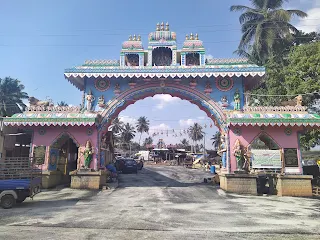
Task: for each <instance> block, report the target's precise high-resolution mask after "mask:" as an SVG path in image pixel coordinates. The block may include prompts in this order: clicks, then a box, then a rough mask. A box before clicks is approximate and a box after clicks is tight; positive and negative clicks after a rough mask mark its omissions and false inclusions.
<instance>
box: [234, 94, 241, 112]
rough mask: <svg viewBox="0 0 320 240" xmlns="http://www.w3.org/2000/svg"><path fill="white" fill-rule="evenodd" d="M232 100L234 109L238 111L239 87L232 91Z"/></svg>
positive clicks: (239, 106) (239, 105)
mask: <svg viewBox="0 0 320 240" xmlns="http://www.w3.org/2000/svg"><path fill="white" fill-rule="evenodd" d="M233 100H234V110H236V111H239V110H240V108H241V104H240V93H239V89H237V90H236V92H235V93H234V97H233Z"/></svg>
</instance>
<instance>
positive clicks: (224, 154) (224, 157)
mask: <svg viewBox="0 0 320 240" xmlns="http://www.w3.org/2000/svg"><path fill="white" fill-rule="evenodd" d="M220 141H221V144H220V150H219V153H220V154H222V155H221V160H222V166H223V168H226V167H227V145H226V137H225V135H224V134H221V140H220Z"/></svg>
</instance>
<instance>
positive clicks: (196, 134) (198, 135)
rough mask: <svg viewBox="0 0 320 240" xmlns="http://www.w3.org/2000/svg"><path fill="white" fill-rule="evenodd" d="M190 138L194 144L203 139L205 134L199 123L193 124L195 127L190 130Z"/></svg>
mask: <svg viewBox="0 0 320 240" xmlns="http://www.w3.org/2000/svg"><path fill="white" fill-rule="evenodd" d="M188 132H189V137H190V138H191V139H192V141H193V142H194V143H196V142H197V141H200V140H201V139H203V135H204V132H203V131H202V127H201V125H199V124H198V123H195V124H193V126H191V127H189V129H188Z"/></svg>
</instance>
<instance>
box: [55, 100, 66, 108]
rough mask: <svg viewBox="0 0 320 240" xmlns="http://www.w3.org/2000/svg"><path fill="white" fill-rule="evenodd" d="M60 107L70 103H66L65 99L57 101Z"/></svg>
mask: <svg viewBox="0 0 320 240" xmlns="http://www.w3.org/2000/svg"><path fill="white" fill-rule="evenodd" d="M57 104H58V106H59V107H68V106H69V105H68V103H66V102H65V101H61V102H58V103H57Z"/></svg>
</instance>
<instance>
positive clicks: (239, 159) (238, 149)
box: [233, 139, 243, 170]
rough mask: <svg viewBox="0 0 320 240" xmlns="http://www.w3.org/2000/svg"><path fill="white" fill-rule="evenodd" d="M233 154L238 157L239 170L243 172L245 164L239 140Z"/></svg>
mask: <svg viewBox="0 0 320 240" xmlns="http://www.w3.org/2000/svg"><path fill="white" fill-rule="evenodd" d="M233 154H234V156H235V157H236V161H237V169H238V170H242V168H243V162H242V157H243V155H242V150H241V144H240V141H239V139H237V140H236V142H235V145H234V147H233Z"/></svg>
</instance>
